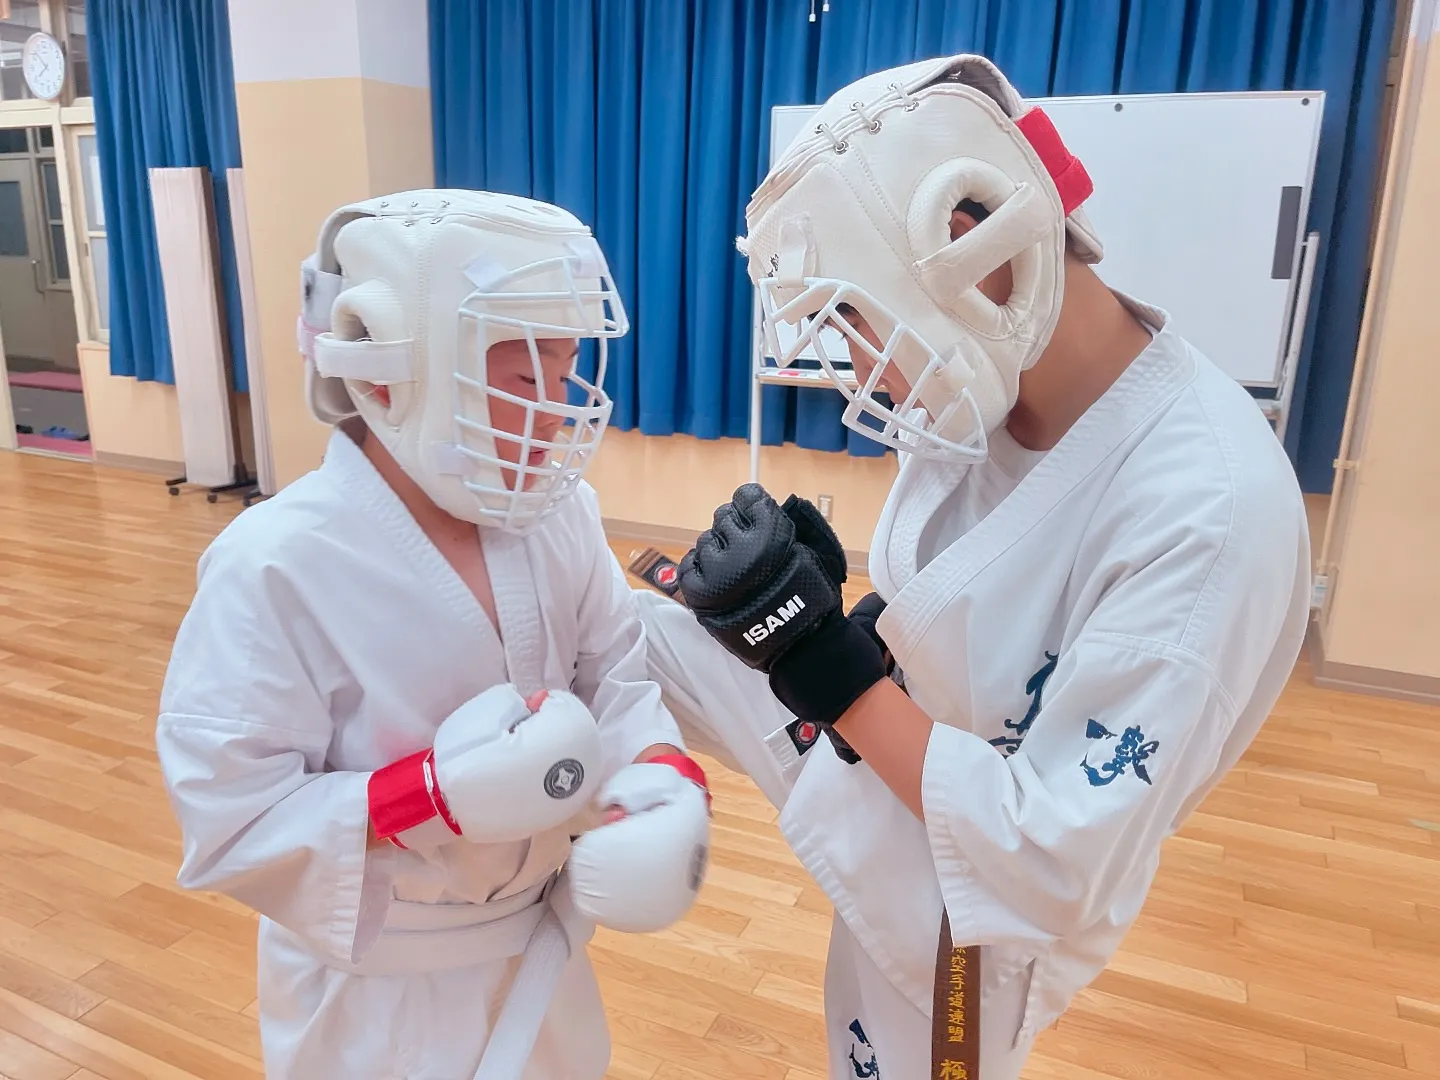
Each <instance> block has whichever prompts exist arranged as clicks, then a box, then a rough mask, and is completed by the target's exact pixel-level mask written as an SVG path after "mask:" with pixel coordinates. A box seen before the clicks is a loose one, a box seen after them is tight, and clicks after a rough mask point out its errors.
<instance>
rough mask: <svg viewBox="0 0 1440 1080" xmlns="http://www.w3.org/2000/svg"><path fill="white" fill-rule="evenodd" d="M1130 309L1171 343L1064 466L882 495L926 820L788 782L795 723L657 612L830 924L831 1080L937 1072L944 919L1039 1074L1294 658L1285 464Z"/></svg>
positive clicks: (1304, 603) (1298, 594)
mask: <svg viewBox="0 0 1440 1080" xmlns="http://www.w3.org/2000/svg"><path fill="white" fill-rule="evenodd" d="M1127 303H1132V302H1130V301H1128V300H1127ZM1132 307H1133V308H1134V310H1135V311H1136V312H1137V314H1138V315H1140V317H1141V318H1143V319H1144V320H1145V321H1146V322H1147V323H1148V324H1150V325H1151V327H1152V328H1153V329H1155V330H1156V331H1157V333H1156V335H1155V337H1154V340H1153V341H1152V343H1151V345H1150V347H1149V348H1148V349H1146V350H1145V351H1144V352H1143V353H1142V354H1141V355H1140V356H1139V357H1138V358H1137V359H1136V360H1135V361H1134V363H1132V364H1131V365H1130V367H1129V368H1128V370H1126V372H1125V373H1124V374H1123V375H1122V376H1121V377H1120V378H1119V380H1117V382H1116V383H1115V384H1114V386H1112V387H1111V389H1110V390H1109V391H1108V392H1107V393H1106V394H1105V395H1104V396H1103V397H1102V398H1101V399H1100V400H1099V401H1098V402H1096V403H1095V404H1094V405H1093V406H1092V407H1091V408H1090V409H1089V410H1088V411H1087V412H1086V413H1085V415H1084V416H1083V417H1082V418H1081V419H1080V420H1079V421H1078V422H1077V423H1076V424H1075V426H1074V427H1073V428H1072V429H1071V430H1070V431H1069V432H1068V433H1067V434H1066V435H1065V437H1064V438H1063V439H1062V440H1061V441H1060V443H1059V444H1058V445H1057V446H1056V447H1055V448H1054V449H1053V450H1051V451H1050V452H1049V453H1048V454H1044V455H1029V454H1026V453H1025V452H1024V451H1023V450H1022V449H1021V448H1020V447H1018V446H1016V445H1014V444H1013V442H1012V443H1010V444H1009V446H1008V448H1006V446H1005V444H1004V440H1003V439H1002V441H1001V453H1000V454H998V455H997V457H996V458H995V459H993V460H989V461H987V462H985V463H983V464H981V465H977V466H974V467H972V468H971V469H969V470H968V471H967V469H966V467H965V466H945V465H939V464H932V463H927V462H925V461H922V460H919V459H914V458H911V459H907V460H906V461H905V462H904V464H903V466H902V469H901V472H900V475H899V477H898V478H897V480H896V483H895V487H894V489H893V490H892V491H891V493H890V497H889V500H888V501H887V503H886V506H885V510H884V513H883V515H882V518H881V521H880V523H879V526H878V528H877V529H876V532H875V538H874V541H873V544H872V548H871V555H870V574H871V579H872V582H873V584H874V587H875V589H876V591H877V592H879V593H880V595H881V596H882V597H884V598H885V599H886V601H887V602H888V605H889V606H888V607H887V608H886V610H885V612H884V614H883V615H882V616H881V618H880V621H879V624H878V629H879V632H880V634H881V635H882V636H883V637H884V639H885V641H886V642H887V644H888V645H889V646H890V648H891V651H892V652H893V654H894V656H895V659H896V662H897V665H898V667H899V669H900V670H901V671H903V676H901V678H902V679H903V684H904V686H905V687H906V689H907V691H908V692H909V694H910V696H911V699H912V700H913V701H914V702H915V704H917V705H918V706H919V707H920V708H921V709H923V710H924V711H925V713H926V714H927V715H928V716H929V717H930V718H931V719H932V720H934V721H936V724H935V728H934V731H933V734H932V736H931V739H930V744H929V749H928V751H927V754H926V759H925V766H924V777H923V802H924V810H925V822H924V823H923V824H922V823H921V822H920V821H918V820H917V819H916V818H915V817H914V815H913V814H911V813H910V811H909V810H908V809H906V807H905V806H904V805H903V804H902V803H901V802H900V800H899V799H897V798H896V797H895V796H894V794H893V793H892V792H891V791H890V790H889V789H888V788H887V787H886V786H885V785H884V783H882V782H881V780H880V779H879V777H877V776H876V775H875V773H874V772H873V771H872V770H871V769H870V767H869V766H868V765H866V764H864V763H861V764H859V765H854V766H851V765H846V764H844V763H843V762H842V761H841V760H840V759H839V758H837V757H836V756H835V754H834V752H833V751H832V750H831V749H830V746H829V743H828V741H827V740H825V739H823V738H822V739H820V741H819V742H818V743H817V744H816V746H815V749H813V750H811V751H810V752H809V753H808V754H806V755H805V757H804V758H802V759H801V760H800V762H799V766H798V769H795V770H792V772H791V773H790V774H787V773H785V772H784V771H782V769H781V767H780V765H779V762H778V760H777V757H776V755H774V754H772V753H771V752H770V751H769V750H768V749H767V747H766V745H765V743H764V741H763V740H764V736H766V735H767V734H769V733H770V732H772V731H773V730H774V729H775V728H777V727H778V726H780V725H782V724H783V723H785V722H787V721H788V720H789V719H790V716H789V714H788V713H786V712H785V710H784V709H783V707H781V706H780V705H779V704H778V703H777V702H776V701H775V700H774V698H773V697H772V696H771V695H770V694H769V689H768V686H767V684H766V681H765V679H764V677H763V676H761V675H759V674H758V673H756V672H753V671H750V670H749V669H747V668H745V667H744V666H743V665H741V664H740V663H739V662H738V661H735V660H733V659H732V658H730V657H729V655H728V654H727V653H724V652H723V650H722V649H721V648H720V646H719V645H718V644H716V643H715V642H713V641H712V640H711V639H710V638H709V637H708V636H707V635H706V634H705V633H704V631H702V630H700V629H699V627H698V624H697V623H696V622H695V620H694V618H693V616H692V615H691V614H690V613H689V612H687V611H685V610H684V609H683V608H681V607H680V606H679V605H678V604H675V603H673V602H671V601H670V600H668V599H667V598H664V597H661V596H659V595H658V594H647V595H646V599H645V601H644V602H643V603H642V605H641V613H642V617H643V618H644V620H645V622H646V628H647V635H648V637H649V654H650V663H651V674H652V675H653V676H654V677H655V678H656V679H657V681H659V682H660V684H661V686H662V688H663V689H664V690H665V693H666V699H667V702H668V703H669V704H670V705H671V707H672V710H673V711H674V713H675V715H676V718H677V719H679V720H680V723H681V727H682V730H685V732H686V735H687V737H688V739H689V745H690V747H691V748H692V749H693V750H702V751H706V752H709V753H712V754H718V756H720V757H721V758H722V759H724V760H726V761H727V762H729V763H731V764H734V765H737V766H738V767H740V768H742V769H744V770H745V771H747V772H749V773H750V774H751V775H752V776H753V777H755V779H756V780H757V782H759V784H760V786H761V787H762V789H763V790H764V791H765V792H766V794H767V795H768V796H769V798H770V799H771V800H772V801H773V802H774V803H775V805H776V806H777V807H780V808H781V817H780V826H781V829H782V830H783V832H784V834H785V836H786V838H787V839H788V841H789V842H790V844H791V846H792V847H793V848H794V850H795V852H796V854H797V855H798V856H799V858H800V860H801V861H802V862H803V863H804V864H805V865H806V867H807V868H808V869H809V870H810V872H811V873H812V874H813V875H814V876H815V879H816V880H817V881H818V882H819V884H820V885H821V887H822V888H823V889H824V890H825V892H826V894H827V895H828V896H829V897H830V899H831V901H832V902H833V903H834V905H835V907H836V912H837V918H836V921H835V924H834V930H833V933H832V940H831V949H830V958H829V965H828V968H827V973H826V1013H827V1028H828V1031H829V1037H830V1073H829V1075H830V1077H831V1078H832V1080H841V1078H853V1077H875V1078H877V1080H925V1078H928V1076H929V1075H930V1074H929V1058H930V1030H929V1021H930V1013H931V1001H932V993H933V979H934V970H935V958H936V941H937V937H938V933H939V923H940V912H941V903H942V898H943V903H944V905H945V908H946V910H948V912H949V915H950V923H951V927H952V931H953V935H954V940H955V942H956V944H957V945H962V944H975V945H981V946H985V950H984V955H983V964H984V978H983V987H982V994H983V999H982V1000H983V1011H982V1024H983V1027H982V1031H981V1053H982V1061H981V1072H982V1077H983V1080H1013V1078H1014V1077H1016V1076H1018V1075H1019V1072H1020V1069H1021V1067H1022V1065H1023V1063H1024V1059H1025V1056H1026V1054H1027V1053H1028V1051H1029V1048H1030V1045H1031V1043H1032V1042H1033V1041H1034V1039H1035V1036H1036V1035H1037V1033H1038V1032H1039V1031H1041V1030H1042V1029H1044V1028H1045V1027H1047V1026H1048V1025H1049V1024H1050V1023H1052V1022H1053V1021H1054V1020H1055V1019H1056V1017H1058V1016H1059V1015H1060V1014H1061V1013H1062V1012H1063V1011H1064V1009H1065V1008H1066V1006H1067V1005H1068V1003H1069V1002H1070V1000H1071V998H1072V997H1073V996H1074V995H1075V993H1076V992H1078V991H1079V990H1080V989H1081V988H1083V987H1084V986H1085V985H1086V984H1087V983H1089V982H1090V981H1091V980H1092V979H1093V978H1094V977H1095V976H1096V975H1097V974H1098V973H1099V972H1100V971H1101V969H1103V968H1104V966H1105V964H1106V962H1107V961H1108V959H1109V957H1110V956H1111V954H1112V953H1113V952H1114V951H1115V949H1116V947H1117V946H1118V945H1119V944H1120V940H1121V938H1122V937H1124V935H1125V932H1126V930H1127V929H1128V928H1129V927H1130V925H1131V924H1132V922H1133V921H1134V919H1135V917H1136V916H1137V915H1138V913H1139V911H1140V907H1141V905H1142V904H1143V902H1144V899H1145V894H1146V891H1147V890H1148V888H1149V885H1150V882H1151V880H1152V878H1153V876H1154V874H1155V870H1156V867H1157V865H1158V862H1159V857H1160V844H1161V841H1162V840H1163V839H1164V838H1165V837H1166V836H1168V835H1170V834H1171V833H1172V832H1174V831H1175V829H1177V828H1178V827H1179V825H1180V824H1181V822H1182V821H1183V820H1184V819H1185V817H1186V815H1187V814H1189V813H1190V811H1191V810H1193V809H1194V808H1195V806H1196V805H1197V804H1198V803H1199V801H1200V800H1201V798H1202V797H1203V796H1204V795H1205V793H1206V792H1208V791H1209V790H1210V789H1211V788H1212V787H1213V786H1214V785H1215V783H1216V782H1218V780H1219V779H1220V778H1221V776H1222V775H1223V774H1224V773H1225V771H1226V770H1227V769H1229V768H1230V767H1231V766H1232V765H1234V764H1235V762H1236V760H1237V759H1238V758H1239V757H1240V755H1241V754H1242V753H1243V751H1244V750H1245V748H1246V746H1248V745H1249V743H1250V741H1251V739H1252V738H1253V737H1254V735H1255V733H1256V731H1257V730H1258V729H1259V727H1260V725H1261V724H1262V723H1263V722H1264V720H1265V718H1266V716H1267V715H1268V713H1269V712H1270V709H1271V707H1272V706H1273V705H1274V703H1275V700H1276V698H1277V697H1278V696H1279V694H1280V691H1281V689H1282V687H1283V686H1284V684H1285V681H1286V679H1287V677H1288V676H1289V674H1290V671H1291V669H1292V667H1293V665H1294V662H1295V659H1296V656H1297V655H1298V652H1299V649H1300V645H1301V641H1302V638H1303V636H1304V633H1305V626H1306V622H1307V616H1308V597H1309V579H1310V559H1309V538H1308V532H1307V528H1306V521H1305V511H1304V504H1303V501H1302V498H1301V495H1300V491H1299V487H1298V485H1297V484H1296V480H1295V476H1294V472H1293V470H1292V468H1291V466H1290V463H1289V461H1288V460H1287V459H1286V457H1285V455H1284V452H1283V451H1282V449H1281V447H1280V444H1279V442H1278V441H1277V440H1276V438H1275V436H1274V434H1273V433H1272V432H1271V430H1270V428H1269V426H1268V425H1267V424H1266V422H1265V420H1264V419H1263V417H1262V415H1261V413H1260V411H1259V409H1258V408H1257V407H1256V405H1255V403H1254V401H1252V400H1251V399H1250V397H1249V395H1248V394H1247V393H1246V392H1245V391H1244V390H1243V389H1242V388H1241V387H1240V386H1238V385H1237V384H1236V383H1234V382H1233V381H1232V380H1231V379H1230V378H1229V377H1228V376H1226V375H1225V374H1224V373H1223V372H1221V371H1220V370H1219V369H1218V368H1216V367H1215V366H1214V365H1212V364H1211V363H1210V362H1209V361H1208V360H1206V359H1205V358H1204V357H1203V356H1201V355H1200V354H1199V353H1197V352H1196V351H1195V350H1194V349H1193V348H1191V347H1190V346H1189V345H1187V344H1186V343H1185V342H1184V341H1183V340H1181V339H1180V338H1179V337H1178V336H1177V335H1176V334H1175V333H1174V331H1173V330H1171V329H1168V328H1165V329H1161V328H1162V327H1163V326H1164V324H1165V322H1166V316H1165V315H1164V314H1163V313H1162V312H1158V311H1154V310H1153V309H1150V308H1145V307H1143V306H1141V305H1138V304H1133V303H1132ZM1016 451H1018V453H1016ZM996 470H1000V472H1001V475H997V472H996ZM1006 473H1008V474H1009V475H1004V474H1006ZM996 503H998V505H994V504H996ZM992 506H993V509H992ZM932 522H933V524H932ZM796 773H798V775H795V774H796ZM857 1022H858V1027H854V1028H852V1024H854V1023H857ZM861 1031H863V1034H864V1036H865V1038H864V1040H861V1039H860V1038H859V1037H858V1032H861Z"/></svg>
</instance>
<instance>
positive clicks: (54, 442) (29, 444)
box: [15, 433, 90, 457]
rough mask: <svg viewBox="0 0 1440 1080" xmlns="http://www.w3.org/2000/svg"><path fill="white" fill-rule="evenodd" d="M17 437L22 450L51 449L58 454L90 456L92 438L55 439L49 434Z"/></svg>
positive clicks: (19, 435) (18, 435) (20, 435)
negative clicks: (81, 440) (81, 439)
mask: <svg viewBox="0 0 1440 1080" xmlns="http://www.w3.org/2000/svg"><path fill="white" fill-rule="evenodd" d="M15 438H16V439H17V440H18V441H19V444H20V448H21V449H22V450H49V451H52V452H53V453H56V454H74V455H77V456H79V457H89V456H90V440H88V439H86V440H85V441H84V442H80V441H77V440H75V439H54V438H51V437H50V436H49V435H25V434H23V433H21V434H17V435H16V436H15Z"/></svg>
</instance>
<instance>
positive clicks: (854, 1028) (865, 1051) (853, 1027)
mask: <svg viewBox="0 0 1440 1080" xmlns="http://www.w3.org/2000/svg"><path fill="white" fill-rule="evenodd" d="M850 1034H851V1035H854V1036H855V1038H854V1039H852V1040H851V1042H850V1067H851V1068H852V1069H854V1070H855V1075H856V1076H861V1077H868V1078H869V1080H880V1066H879V1065H878V1064H877V1063H876V1061H875V1048H874V1047H873V1046H871V1045H870V1040H869V1039H867V1038H866V1037H865V1029H864V1028H862V1027H861V1026H860V1021H859V1020H852V1021H851V1022H850ZM856 1043H859V1044H860V1045H859V1046H858V1047H857V1046H856V1045H855V1044H856ZM857 1049H858V1050H859V1051H860V1057H856V1056H855V1051H856V1050H857ZM867 1055H868V1056H869V1060H868V1061H861V1060H860V1058H863V1057H866V1056H867Z"/></svg>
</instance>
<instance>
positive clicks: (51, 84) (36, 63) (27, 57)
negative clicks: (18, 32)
mask: <svg viewBox="0 0 1440 1080" xmlns="http://www.w3.org/2000/svg"><path fill="white" fill-rule="evenodd" d="M21 59H22V61H23V64H24V68H25V82H26V84H27V85H28V86H29V87H30V92H31V93H32V94H34V95H35V96H36V97H38V98H43V99H44V100H46V101H54V100H55V99H56V98H57V97H59V96H60V91H61V89H63V88H64V86H65V53H64V52H62V51H61V49H60V43H59V42H58V41H56V40H55V39H54V38H53V37H51V36H50V35H49V34H46V33H44V32H39V33H34V34H31V35H30V37H29V38H27V39H26V41H25V51H24V54H23V55H22V57H21Z"/></svg>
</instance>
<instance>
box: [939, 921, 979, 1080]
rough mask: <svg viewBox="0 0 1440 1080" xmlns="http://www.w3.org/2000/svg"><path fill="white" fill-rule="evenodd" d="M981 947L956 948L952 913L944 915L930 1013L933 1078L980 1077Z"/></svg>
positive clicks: (962, 1079)
mask: <svg viewBox="0 0 1440 1080" xmlns="http://www.w3.org/2000/svg"><path fill="white" fill-rule="evenodd" d="M979 1077H980V946H978V945H964V946H961V947H960V948H958V949H957V948H956V947H955V943H954V942H953V941H951V939H950V914H949V913H948V912H946V913H944V914H942V915H941V916H940V943H939V946H938V947H937V949H936V954H935V999H934V1002H933V1007H932V1011H931V1014H930V1080H979Z"/></svg>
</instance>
